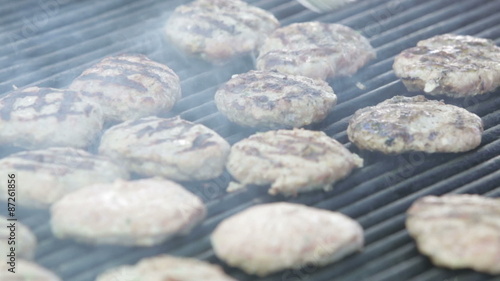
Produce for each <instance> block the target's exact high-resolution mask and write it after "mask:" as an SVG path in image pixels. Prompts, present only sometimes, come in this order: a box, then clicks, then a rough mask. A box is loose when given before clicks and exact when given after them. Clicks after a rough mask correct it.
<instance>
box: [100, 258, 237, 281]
mask: <svg viewBox="0 0 500 281" xmlns="http://www.w3.org/2000/svg"><path fill="white" fill-rule="evenodd" d="M138 280H140V281H166V280H175V281H201V280H203V281H235V280H236V279H233V278H231V277H229V276H227V275H226V274H225V273H224V271H222V269H221V268H220V267H219V266H217V265H213V264H210V263H207V262H204V261H199V260H196V259H191V258H178V257H173V256H167V255H161V256H156V257H152V258H144V259H142V260H140V261H139V262H138V263H137V264H136V265H132V266H127V265H125V266H120V267H117V268H113V269H111V270H108V271H106V272H104V273H103V274H101V275H99V276H98V277H97V279H96V281H138Z"/></svg>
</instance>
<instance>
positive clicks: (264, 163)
mask: <svg viewBox="0 0 500 281" xmlns="http://www.w3.org/2000/svg"><path fill="white" fill-rule="evenodd" d="M362 166H363V159H361V158H360V157H359V156H357V155H356V154H354V153H351V152H349V150H347V149H346V148H345V147H344V146H343V145H342V144H341V143H339V142H338V141H336V140H334V139H332V138H330V137H329V136H327V135H326V134H325V133H323V132H316V131H309V130H304V129H294V130H278V131H268V132H265V133H257V134H254V135H252V136H250V137H248V138H246V139H243V140H241V141H239V142H237V143H235V144H234V145H233V147H232V148H231V153H230V154H229V158H228V162H227V165H226V167H227V170H228V171H229V173H231V175H232V176H233V177H234V178H235V179H236V180H237V181H239V182H240V183H239V184H238V183H234V182H232V183H230V185H229V187H228V191H234V190H236V189H239V188H242V187H244V186H246V185H249V184H256V185H267V184H270V185H271V188H270V189H269V193H270V194H272V195H275V194H278V193H282V194H285V195H297V193H299V192H305V191H309V190H314V189H324V190H331V189H332V185H333V184H334V183H335V182H337V181H339V180H341V179H343V178H345V177H346V176H347V175H349V174H350V173H351V171H352V170H353V169H355V168H358V167H362Z"/></svg>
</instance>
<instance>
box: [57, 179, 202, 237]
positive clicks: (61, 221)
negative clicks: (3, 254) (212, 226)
mask: <svg viewBox="0 0 500 281" xmlns="http://www.w3.org/2000/svg"><path fill="white" fill-rule="evenodd" d="M205 213H206V211H205V206H204V205H203V202H202V201H201V200H200V199H199V198H198V197H197V196H195V195H194V194H192V193H191V192H189V191H187V190H186V189H184V188H183V187H182V186H180V185H178V184H176V183H174V182H172V181H169V180H163V179H159V178H156V179H142V180H136V181H123V180H117V181H115V182H114V183H101V184H94V185H90V186H87V187H85V188H81V189H79V190H77V191H74V192H72V193H70V194H67V195H65V196H64V197H63V198H61V199H60V200H59V201H57V202H56V203H54V204H53V205H52V207H51V216H52V217H51V221H50V223H51V227H52V232H53V233H54V235H55V236H56V237H58V238H73V239H75V240H77V241H81V242H86V243H90V244H116V245H137V246H152V245H156V244H159V243H161V242H163V241H165V240H166V239H168V238H170V237H171V236H173V235H176V234H186V233H188V232H189V231H190V230H191V229H192V228H193V227H194V226H195V225H197V224H198V223H199V222H200V221H201V220H202V219H203V218H204V217H205Z"/></svg>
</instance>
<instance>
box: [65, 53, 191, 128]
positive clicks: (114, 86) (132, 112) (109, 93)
mask: <svg viewBox="0 0 500 281" xmlns="http://www.w3.org/2000/svg"><path fill="white" fill-rule="evenodd" d="M69 88H70V89H72V90H75V91H81V92H82V93H83V94H85V95H86V96H87V97H88V98H90V99H91V100H93V101H95V102H96V103H98V104H99V105H101V107H102V108H103V113H104V118H105V119H106V121H125V120H130V119H137V118H140V117H145V116H151V115H157V114H159V113H163V112H166V111H168V110H170V109H171V108H172V107H173V106H174V104H175V103H176V101H177V100H179V99H180V98H181V86H180V82H179V77H178V76H177V74H175V72H174V71H173V70H172V69H170V68H169V67H168V66H166V65H163V64H161V63H158V62H155V61H152V60H150V59H148V58H147V57H146V56H144V55H126V54H124V55H119V56H113V57H107V58H105V59H103V60H101V61H100V62H99V63H97V64H96V65H94V66H92V67H90V68H89V69H87V70H85V71H84V72H83V73H82V74H81V75H80V76H78V77H77V78H76V79H75V80H74V81H73V82H72V83H71V85H69Z"/></svg>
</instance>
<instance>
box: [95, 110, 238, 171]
mask: <svg viewBox="0 0 500 281" xmlns="http://www.w3.org/2000/svg"><path fill="white" fill-rule="evenodd" d="M229 149H230V145H229V144H228V143H227V142H226V140H224V139H223V138H222V137H221V136H219V135H218V134H217V133H216V132H214V131H213V130H211V129H209V128H207V127H205V126H203V125H201V124H195V123H191V122H188V121H186V120H182V119H181V118H178V117H174V118H169V119H165V118H158V117H145V118H141V119H137V120H134V121H127V122H123V123H121V124H118V125H116V126H113V127H111V128H110V129H108V130H107V131H106V132H104V134H103V136H102V138H101V144H100V146H99V153H100V154H103V155H107V156H109V157H110V158H112V159H115V160H116V161H117V162H118V163H122V164H123V165H125V166H126V167H127V168H128V169H129V170H130V171H132V172H135V173H138V174H141V175H146V176H162V177H166V178H168V179H172V180H177V181H188V180H207V179H211V178H216V177H218V176H219V175H221V174H222V172H223V171H224V165H225V163H226V159H227V155H228V154H229Z"/></svg>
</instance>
